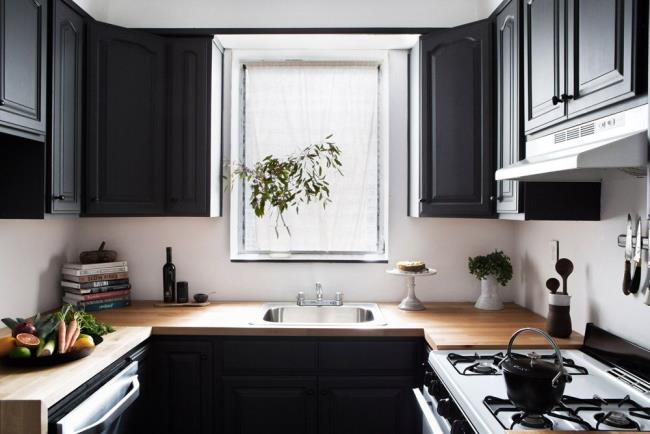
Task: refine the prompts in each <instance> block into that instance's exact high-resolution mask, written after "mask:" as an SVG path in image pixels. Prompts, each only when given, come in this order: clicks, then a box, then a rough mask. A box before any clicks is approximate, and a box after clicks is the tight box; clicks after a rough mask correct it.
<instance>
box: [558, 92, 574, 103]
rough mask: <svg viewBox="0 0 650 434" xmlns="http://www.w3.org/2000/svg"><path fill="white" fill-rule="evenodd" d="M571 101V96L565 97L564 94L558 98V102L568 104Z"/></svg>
mask: <svg viewBox="0 0 650 434" xmlns="http://www.w3.org/2000/svg"><path fill="white" fill-rule="evenodd" d="M571 99H573V95H567V94H566V93H563V94H562V95H561V96H560V101H562V102H568V101H569V100H571Z"/></svg>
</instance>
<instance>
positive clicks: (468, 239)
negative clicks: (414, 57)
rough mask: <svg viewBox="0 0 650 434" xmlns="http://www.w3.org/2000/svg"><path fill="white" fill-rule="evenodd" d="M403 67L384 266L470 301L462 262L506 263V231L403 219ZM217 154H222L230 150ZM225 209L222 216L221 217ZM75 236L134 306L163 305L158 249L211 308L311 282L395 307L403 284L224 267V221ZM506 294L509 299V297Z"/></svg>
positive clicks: (490, 223) (90, 226)
mask: <svg viewBox="0 0 650 434" xmlns="http://www.w3.org/2000/svg"><path fill="white" fill-rule="evenodd" d="M406 63H407V55H406V51H399V52H392V54H391V56H390V77H391V83H390V101H391V102H390V116H391V124H390V137H391V138H390V145H389V147H390V163H389V165H390V168H389V170H390V179H391V185H390V188H389V195H390V199H389V201H390V210H389V213H390V215H389V219H390V223H389V240H390V242H389V244H390V247H389V250H390V251H389V255H390V261H391V262H395V261H396V260H399V259H408V258H421V259H422V260H425V261H426V262H427V264H428V265H429V266H431V267H434V268H437V269H438V271H439V275H438V276H435V277H428V278H422V279H420V281H419V283H418V288H419V291H418V293H419V295H420V296H421V297H422V299H424V300H473V299H475V298H476V297H477V295H478V287H479V285H478V282H477V281H476V280H475V279H474V278H472V277H471V276H470V275H469V273H468V272H467V257H468V256H470V255H476V254H481V253H487V252H489V251H491V250H492V249H494V248H500V249H503V250H505V251H506V253H513V251H514V237H513V234H514V231H513V230H512V227H513V223H512V222H506V221H496V220H466V219H414V218H409V217H406V206H407V204H406V191H407V175H406V173H407V141H408V138H407V108H406V104H407V89H406V82H407V81H406V73H407V69H406ZM225 124H227V122H225ZM225 137H229V135H228V134H225ZM224 147H225V148H226V149H228V147H229V145H228V143H225V144H224ZM226 157H227V156H226ZM226 196H227V195H226ZM227 199H228V198H227V197H226V200H225V204H224V207H225V208H224V215H225V216H228V215H229V213H228V205H229V203H228V200H227ZM78 229H79V234H78V237H79V240H80V244H81V247H82V248H92V247H93V246H95V245H97V243H98V242H99V241H101V240H107V241H108V242H109V243H110V246H111V248H115V249H117V250H118V251H119V252H120V253H121V256H122V257H123V258H124V259H126V260H128V261H129V269H130V274H131V279H132V282H133V287H134V289H133V295H134V297H135V298H139V299H157V298H160V297H161V293H162V289H161V286H162V277H161V267H162V264H163V261H164V248H165V246H172V247H173V248H174V263H175V264H176V267H177V279H178V280H188V281H189V282H190V292H199V291H204V292H207V291H217V294H216V296H215V297H214V298H215V299H221V300H241V299H252V300H291V299H293V298H294V297H295V295H296V293H297V291H299V290H309V289H310V288H312V287H313V285H314V283H315V282H316V281H321V282H322V283H323V285H324V288H325V291H326V292H328V291H332V290H334V289H336V290H341V291H343V292H344V293H345V296H346V299H349V300H365V301H369V300H372V301H375V300H376V301H379V300H391V301H397V300H399V299H400V298H401V297H402V296H403V295H404V285H405V282H403V281H402V280H401V278H398V277H394V276H389V275H387V274H386V273H385V270H386V269H387V267H388V265H387V264H359V263H354V264H341V263H338V264H324V263H302V264H286V263H280V264H278V263H231V262H230V259H229V219H228V217H223V218H219V219H202V218H147V219H141V218H137V219H134V218H121V219H117V218H111V219H108V218H102V219H82V220H81V221H80V223H79V226H78ZM504 292H505V294H504V295H505V297H506V298H509V292H508V291H507V290H505V291H504Z"/></svg>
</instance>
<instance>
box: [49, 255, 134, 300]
mask: <svg viewBox="0 0 650 434" xmlns="http://www.w3.org/2000/svg"><path fill="white" fill-rule="evenodd" d="M61 274H62V276H63V279H62V280H61V287H62V288H63V291H64V293H63V303H68V304H71V305H73V306H75V307H76V308H78V309H81V310H85V311H86V312H96V311H99V310H106V309H115V308H118V307H124V306H128V305H130V304H131V284H130V283H129V267H128V265H127V263H126V261H119V262H104V263H100V264H65V265H64V266H63V269H62V270H61Z"/></svg>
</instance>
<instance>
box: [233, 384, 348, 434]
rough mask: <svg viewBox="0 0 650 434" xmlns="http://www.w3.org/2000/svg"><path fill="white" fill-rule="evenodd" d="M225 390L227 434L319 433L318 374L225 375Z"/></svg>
mask: <svg viewBox="0 0 650 434" xmlns="http://www.w3.org/2000/svg"><path fill="white" fill-rule="evenodd" d="M223 393H224V395H223V403H224V404H223V406H224V407H223V414H224V418H225V420H224V428H225V433H226V434H315V433H316V432H317V428H316V377H262V376H259V377H256V376H247V377H223ZM352 432H354V431H350V433H352Z"/></svg>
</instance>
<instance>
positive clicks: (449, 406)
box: [438, 398, 458, 419]
mask: <svg viewBox="0 0 650 434" xmlns="http://www.w3.org/2000/svg"><path fill="white" fill-rule="evenodd" d="M457 412H458V409H457V408H456V404H455V403H454V401H452V400H451V398H445V399H441V400H439V401H438V414H439V415H440V416H442V417H444V418H445V419H452V418H453V417H454V416H455V415H456V414H457Z"/></svg>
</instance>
